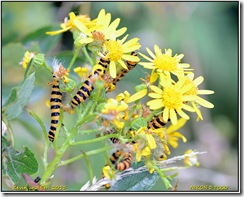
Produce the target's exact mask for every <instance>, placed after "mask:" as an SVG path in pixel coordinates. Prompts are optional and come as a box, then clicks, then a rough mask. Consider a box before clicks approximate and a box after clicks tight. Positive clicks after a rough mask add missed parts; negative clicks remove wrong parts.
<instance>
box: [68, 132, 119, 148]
mask: <svg viewBox="0 0 244 197" xmlns="http://www.w3.org/2000/svg"><path fill="white" fill-rule="evenodd" d="M112 137H118V135H117V134H109V135H105V136H102V137H99V138H95V139H91V140H83V141H79V142H73V143H71V145H73V146H75V145H81V144H90V143H94V142H99V141H102V140H105V139H108V138H112Z"/></svg>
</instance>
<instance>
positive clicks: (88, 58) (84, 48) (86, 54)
mask: <svg viewBox="0 0 244 197" xmlns="http://www.w3.org/2000/svg"><path fill="white" fill-rule="evenodd" d="M82 51H83V53H84V54H85V56H86V58H87V60H88V61H89V63H90V64H91V66H93V61H92V59H91V57H90V56H89V54H88V52H87V50H86V47H85V46H84V47H82Z"/></svg>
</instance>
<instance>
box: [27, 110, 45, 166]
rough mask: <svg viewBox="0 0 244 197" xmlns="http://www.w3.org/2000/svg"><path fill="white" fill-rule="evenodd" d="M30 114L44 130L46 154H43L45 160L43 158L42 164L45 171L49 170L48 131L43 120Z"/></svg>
mask: <svg viewBox="0 0 244 197" xmlns="http://www.w3.org/2000/svg"><path fill="white" fill-rule="evenodd" d="M28 112H29V114H30V115H31V116H32V117H33V118H34V119H35V120H36V121H37V122H38V123H39V125H40V126H41V128H42V132H43V136H44V142H45V145H44V152H43V158H42V164H43V167H44V170H46V168H47V151H48V136H47V130H46V128H45V126H44V124H43V122H42V120H41V119H40V118H39V117H38V116H37V115H36V114H35V113H34V112H33V111H30V110H28Z"/></svg>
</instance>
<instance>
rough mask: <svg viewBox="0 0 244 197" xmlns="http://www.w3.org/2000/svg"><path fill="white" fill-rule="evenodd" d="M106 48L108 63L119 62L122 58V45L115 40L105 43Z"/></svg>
mask: <svg viewBox="0 0 244 197" xmlns="http://www.w3.org/2000/svg"><path fill="white" fill-rule="evenodd" d="M106 48H107V49H108V51H109V52H108V57H109V59H110V61H115V62H117V61H119V60H120V59H121V58H122V55H123V50H122V45H121V44H120V43H118V42H117V41H115V40H110V41H107V42H106Z"/></svg>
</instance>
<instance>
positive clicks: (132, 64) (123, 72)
mask: <svg viewBox="0 0 244 197" xmlns="http://www.w3.org/2000/svg"><path fill="white" fill-rule="evenodd" d="M131 55H133V56H136V57H137V56H138V55H137V53H136V52H134V51H133V52H132V53H131ZM136 64H137V62H131V61H126V65H127V68H128V69H122V70H121V71H120V72H119V73H118V74H117V76H116V78H114V79H113V80H112V83H111V85H109V86H108V89H107V91H108V92H111V91H113V90H114V89H115V86H116V84H117V83H118V82H119V81H120V80H121V79H122V78H123V77H124V76H125V75H126V74H127V73H128V72H129V71H130V70H132V69H133V68H135V66H136Z"/></svg>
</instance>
